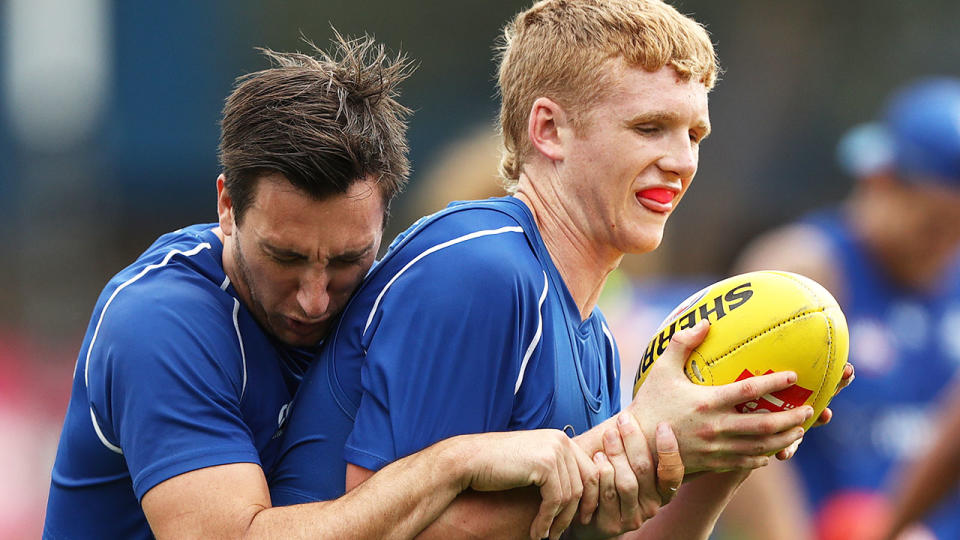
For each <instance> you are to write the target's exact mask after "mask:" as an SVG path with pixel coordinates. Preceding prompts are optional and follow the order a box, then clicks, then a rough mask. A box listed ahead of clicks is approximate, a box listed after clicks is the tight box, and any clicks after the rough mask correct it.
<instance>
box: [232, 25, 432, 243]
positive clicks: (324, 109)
mask: <svg viewBox="0 0 960 540" xmlns="http://www.w3.org/2000/svg"><path fill="white" fill-rule="evenodd" d="M334 32H335V37H334V38H333V39H332V40H331V41H332V43H333V51H332V52H331V53H327V52H325V51H323V50H321V49H319V48H318V47H317V46H316V45H314V44H313V43H310V42H307V44H308V45H310V47H311V48H312V49H313V52H314V53H315V55H314V56H311V55H308V54H301V53H278V52H274V51H271V50H269V49H260V51H261V52H263V54H264V55H266V56H267V57H268V58H270V59H271V60H272V61H273V62H275V64H276V65H275V66H274V67H271V68H270V69H265V70H263V71H258V72H255V73H250V74H248V75H244V76H241V77H239V78H237V81H236V87H235V88H234V90H233V92H232V93H231V94H230V96H229V97H228V98H227V100H226V104H225V105H224V107H223V120H222V121H221V123H220V127H221V130H220V163H221V165H222V166H223V174H224V177H225V182H224V184H225V188H226V190H227V194H228V195H230V198H231V199H232V200H233V212H234V218H235V219H236V221H237V223H238V224H239V223H240V221H241V219H242V218H243V215H244V211H245V210H246V209H247V207H249V205H250V203H251V202H252V199H253V194H254V193H255V191H256V186H257V181H258V180H259V178H260V177H261V176H263V175H264V174H269V173H273V172H279V173H281V174H283V175H284V176H285V177H286V178H287V180H288V181H289V182H290V183H291V184H293V185H294V186H295V187H296V188H298V189H300V190H302V191H303V192H305V193H307V194H309V195H311V196H313V197H315V198H318V199H322V198H325V197H328V196H330V195H334V194H338V193H344V192H346V191H347V189H348V188H349V187H350V186H351V185H352V184H353V183H354V182H357V181H360V180H363V179H365V178H367V177H369V176H373V177H374V178H376V179H377V182H378V184H379V186H380V190H381V193H382V195H383V198H384V207H385V208H389V205H390V201H391V199H392V198H393V197H394V196H395V195H396V194H397V193H398V192H399V191H400V190H401V189H402V187H403V185H404V184H405V183H406V181H407V177H408V175H409V174H410V162H409V160H408V158H407V152H408V147H407V140H406V131H407V125H406V119H407V117H408V116H409V114H410V109H408V108H406V107H404V106H403V105H401V104H400V103H399V102H398V101H397V99H396V98H397V95H398V90H397V86H398V85H399V84H400V83H401V82H402V81H403V80H404V79H406V78H407V77H408V76H409V75H410V73H411V72H412V70H413V68H412V66H411V64H410V62H409V61H408V60H407V58H406V57H405V56H403V55H401V54H398V55H397V56H396V57H388V56H387V53H386V52H385V51H384V48H383V45H377V44H376V43H375V42H374V40H373V38H371V37H370V36H364V37H362V38H357V39H349V38H344V37H343V36H341V35H340V33H339V32H336V30H334Z"/></svg>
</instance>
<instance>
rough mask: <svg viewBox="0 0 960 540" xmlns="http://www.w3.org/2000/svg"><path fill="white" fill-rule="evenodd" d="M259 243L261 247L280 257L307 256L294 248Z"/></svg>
mask: <svg viewBox="0 0 960 540" xmlns="http://www.w3.org/2000/svg"><path fill="white" fill-rule="evenodd" d="M261 245H262V246H263V249H265V250H266V251H269V252H270V253H271V254H273V255H277V256H280V257H291V258H297V259H307V258H308V257H307V256H306V255H304V254H303V253H300V252H299V251H297V250H295V249H289V248H282V247H278V246H275V245H273V244H269V243H267V242H263V243H262V244H261Z"/></svg>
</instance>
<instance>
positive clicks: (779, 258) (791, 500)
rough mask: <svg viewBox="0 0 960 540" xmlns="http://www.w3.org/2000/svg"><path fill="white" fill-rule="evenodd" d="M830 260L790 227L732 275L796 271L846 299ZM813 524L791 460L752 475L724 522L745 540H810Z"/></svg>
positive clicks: (818, 238) (768, 237)
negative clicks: (754, 272) (763, 271)
mask: <svg viewBox="0 0 960 540" xmlns="http://www.w3.org/2000/svg"><path fill="white" fill-rule="evenodd" d="M831 259H832V256H831V254H830V247H829V244H828V243H827V240H826V239H824V238H823V237H822V235H821V234H820V233H819V232H818V231H817V230H816V229H813V228H811V227H807V226H803V225H789V226H786V227H783V228H780V229H775V230H772V231H770V232H767V233H765V234H763V235H761V236H759V237H758V238H757V239H756V240H754V241H753V242H752V243H751V244H750V245H749V246H747V248H746V249H745V250H744V252H743V253H742V254H741V256H740V257H739V259H738V260H737V262H736V264H735V267H734V271H733V273H735V274H736V273H742V272H750V271H754V270H784V271H788V272H796V273H798V274H802V275H805V276H807V277H809V278H811V279H813V280H814V281H817V282H819V283H820V284H821V285H823V286H824V287H825V288H826V289H827V290H828V291H830V292H831V293H832V294H833V295H834V297H836V298H842V297H843V295H844V294H845V293H846V291H845V290H843V287H844V285H843V283H841V281H840V277H839V276H840V274H839V273H838V272H837V270H836V269H835V267H834V266H833V264H832V263H831V262H830V261H831ZM841 302H842V300H841ZM812 519H813V516H812V512H811V510H810V508H809V506H808V503H807V497H806V493H805V488H804V486H803V483H802V482H801V480H800V475H799V471H798V469H797V468H796V466H795V465H794V464H793V463H791V462H789V461H783V462H779V461H778V462H774V463H771V464H770V466H769V467H764V468H763V469H761V470H757V471H754V473H753V474H751V475H750V478H749V479H748V480H746V481H745V482H744V483H743V485H742V486H741V487H740V489H739V491H738V492H737V494H736V496H735V497H734V498H733V500H731V502H730V504H729V505H728V507H727V510H726V512H725V513H724V517H723V523H724V526H725V527H726V528H727V530H728V531H729V532H730V533H732V534H736V535H738V536H737V537H738V538H743V539H744V540H761V539H763V540H809V539H810V538H812V537H813V531H812V528H811V525H810V524H811V523H812Z"/></svg>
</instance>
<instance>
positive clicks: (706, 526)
mask: <svg viewBox="0 0 960 540" xmlns="http://www.w3.org/2000/svg"><path fill="white" fill-rule="evenodd" d="M749 475H750V471H731V472H724V473H707V474H703V475H701V476H700V477H698V478H697V479H696V480H691V481H690V482H687V483H685V484H684V486H683V489H681V490H680V492H679V494H678V495H677V498H676V499H674V500H673V502H671V503H670V504H668V505H666V506H664V507H663V508H661V509H660V512H659V513H657V515H656V516H655V517H654V518H653V519H651V520H649V521H647V522H646V523H644V524H643V526H642V527H641V528H640V529H639V530H637V531H634V532H632V533H628V534H627V535H626V537H625V538H630V539H638V540H639V539H643V540H668V539H676V540H691V539H697V538H700V539H703V540H706V538H707V537H709V536H710V532H711V531H712V530H713V527H714V526H715V525H716V523H717V519H718V518H719V517H720V513H721V512H722V511H723V509H724V508H725V507H726V506H727V503H728V502H730V499H731V498H732V497H733V495H734V493H736V491H737V488H738V487H740V484H742V483H743V481H744V480H746V478H747V477H748V476H749Z"/></svg>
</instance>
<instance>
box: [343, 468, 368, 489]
mask: <svg viewBox="0 0 960 540" xmlns="http://www.w3.org/2000/svg"><path fill="white" fill-rule="evenodd" d="M371 476H373V471H371V470H370V469H367V468H366V467H361V466H359V465H354V464H353V463H347V478H346V486H347V491H350V490H352V489H353V488H355V487H357V486H359V485H360V484H362V483H364V482H366V481H367V478H370V477H371Z"/></svg>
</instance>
